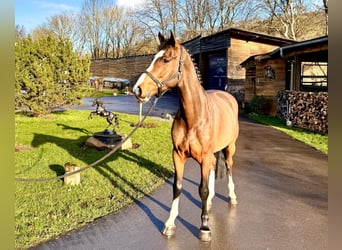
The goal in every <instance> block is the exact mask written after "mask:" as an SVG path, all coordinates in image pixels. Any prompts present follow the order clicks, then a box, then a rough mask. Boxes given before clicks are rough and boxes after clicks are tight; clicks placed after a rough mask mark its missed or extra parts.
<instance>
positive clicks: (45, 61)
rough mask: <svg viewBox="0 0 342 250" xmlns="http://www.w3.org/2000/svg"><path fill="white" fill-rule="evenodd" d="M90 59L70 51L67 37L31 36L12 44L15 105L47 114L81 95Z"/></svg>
mask: <svg viewBox="0 0 342 250" xmlns="http://www.w3.org/2000/svg"><path fill="white" fill-rule="evenodd" d="M89 67H90V59H89V58H88V57H80V56H79V55H78V54H76V53H75V52H73V49H72V44H71V42H70V41H69V40H57V39H55V38H54V37H51V36H46V37H42V38H40V39H39V40H37V41H33V40H32V39H31V38H30V37H27V38H23V39H21V40H18V41H17V42H16V44H15V108H16V109H17V110H25V111H28V112H30V113H31V114H33V115H37V114H40V113H47V112H50V111H51V110H53V109H55V108H57V107H60V106H63V105H69V104H77V103H79V101H80V99H81V98H82V91H81V88H82V87H83V86H84V85H85V84H86V82H87V80H88V79H89Z"/></svg>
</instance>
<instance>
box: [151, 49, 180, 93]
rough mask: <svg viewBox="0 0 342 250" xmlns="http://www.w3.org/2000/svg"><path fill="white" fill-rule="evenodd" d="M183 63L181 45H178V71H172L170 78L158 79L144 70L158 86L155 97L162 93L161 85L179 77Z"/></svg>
mask: <svg viewBox="0 0 342 250" xmlns="http://www.w3.org/2000/svg"><path fill="white" fill-rule="evenodd" d="M183 63H184V59H183V47H182V46H181V47H180V58H179V65H178V71H177V72H176V73H174V74H173V75H172V76H171V77H170V78H168V79H166V80H164V81H159V80H158V79H157V78H156V77H155V76H154V75H152V74H151V73H150V72H149V71H145V74H146V75H148V76H149V77H150V78H151V80H152V81H153V82H154V83H155V84H156V85H157V87H158V94H157V97H160V96H162V95H163V94H164V93H163V86H164V85H165V84H166V83H167V82H169V81H172V80H174V79H176V78H178V81H179V77H180V75H181V74H182V65H183Z"/></svg>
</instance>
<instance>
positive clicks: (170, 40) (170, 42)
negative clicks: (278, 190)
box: [168, 31, 176, 47]
mask: <svg viewBox="0 0 342 250" xmlns="http://www.w3.org/2000/svg"><path fill="white" fill-rule="evenodd" d="M168 43H169V44H170V45H171V46H173V47H174V46H175V45H176V39H175V37H174V35H173V33H172V31H170V39H169V40H168Z"/></svg>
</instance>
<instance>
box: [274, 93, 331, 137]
mask: <svg viewBox="0 0 342 250" xmlns="http://www.w3.org/2000/svg"><path fill="white" fill-rule="evenodd" d="M277 97H278V111H277V113H278V116H279V117H280V118H281V119H282V120H284V121H285V122H286V123H287V124H288V125H293V126H295V127H300V128H304V129H308V130H311V131H314V132H319V133H324V134H325V133H328V93H327V92H318V93H313V92H297V91H282V92H279V93H278V96H277Z"/></svg>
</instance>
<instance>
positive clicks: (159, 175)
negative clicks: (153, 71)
mask: <svg viewBox="0 0 342 250" xmlns="http://www.w3.org/2000/svg"><path fill="white" fill-rule="evenodd" d="M118 114H119V118H120V127H119V129H118V132H121V133H125V134H129V132H130V131H131V130H132V129H133V128H132V127H131V126H130V124H131V123H137V122H138V120H139V117H138V116H136V115H128V114H121V113H118ZM88 115H89V111H63V112H58V113H54V114H50V115H47V116H45V117H36V118H32V117H31V118H29V117H26V116H24V115H21V114H16V115H15V142H16V152H15V177H21V178H41V177H53V176H57V175H60V174H63V173H64V169H63V165H64V163H66V162H72V163H75V164H77V165H78V166H80V167H85V166H86V165H87V164H89V163H92V162H94V161H95V160H97V159H99V158H100V157H102V156H103V155H105V154H106V153H107V152H108V151H109V150H105V151H97V150H95V149H90V148H86V149H85V148H83V143H84V142H85V140H86V139H87V138H89V137H90V136H92V134H93V133H95V132H99V131H102V130H103V129H104V128H105V127H106V126H107V122H106V120H105V119H104V118H102V117H98V116H96V117H94V118H93V119H92V120H88V119H87V117H88ZM145 123H153V124H155V125H156V127H155V128H140V129H138V130H137V132H136V133H135V134H134V135H133V137H132V143H136V144H138V145H140V146H139V147H138V148H136V149H130V150H123V151H118V152H116V153H115V154H114V155H112V156H110V157H109V158H108V159H107V160H105V161H104V162H102V163H100V164H99V165H97V166H95V167H94V168H91V169H88V170H86V171H84V172H82V173H81V185H79V186H65V185H63V181H62V180H54V181H49V182H39V183H26V182H15V247H16V248H28V247H30V246H34V245H37V244H38V243H39V242H42V241H46V240H48V239H51V238H54V237H56V236H58V235H60V234H63V233H66V232H67V231H69V230H72V229H76V228H79V227H81V226H83V225H85V224H86V223H87V222H90V221H92V220H94V219H96V218H99V217H102V216H104V215H107V214H109V213H112V212H115V211H118V210H119V209H121V208H122V207H124V206H126V205H127V204H129V203H131V202H133V201H134V200H136V199H139V198H141V197H142V196H144V195H145V194H147V193H149V192H151V191H152V190H154V189H156V188H157V187H158V186H160V185H161V184H162V183H164V181H165V180H166V179H167V178H168V177H170V176H171V174H172V172H173V166H172V158H171V150H172V143H171V135H170V128H171V123H170V122H167V121H165V122H164V121H159V120H156V119H154V118H147V119H146V120H145Z"/></svg>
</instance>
